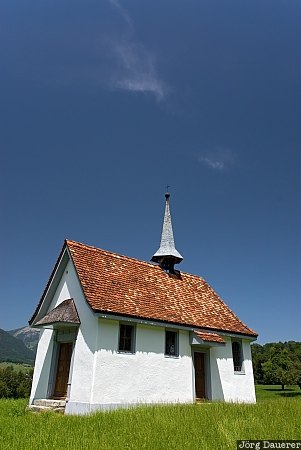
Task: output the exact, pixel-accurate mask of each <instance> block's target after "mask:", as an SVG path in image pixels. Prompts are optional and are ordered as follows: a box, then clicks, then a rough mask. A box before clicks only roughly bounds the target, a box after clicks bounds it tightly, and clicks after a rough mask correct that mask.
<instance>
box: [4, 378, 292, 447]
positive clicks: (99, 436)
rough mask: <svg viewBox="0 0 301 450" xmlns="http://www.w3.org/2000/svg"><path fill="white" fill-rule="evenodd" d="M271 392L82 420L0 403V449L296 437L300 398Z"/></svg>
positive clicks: (230, 443) (214, 443) (20, 403)
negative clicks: (253, 398) (250, 398)
mask: <svg viewBox="0 0 301 450" xmlns="http://www.w3.org/2000/svg"><path fill="white" fill-rule="evenodd" d="M265 388H268V389H267V390H266V391H265V390H264V389H265ZM276 388H277V386H276V387H275V386H273V387H271V386H265V387H263V388H262V387H258V392H259V397H260V398H261V399H260V400H259V401H258V403H257V404H256V405H237V404H225V403H204V404H197V405H175V406H154V407H140V408H133V409H128V410H116V411H113V412H106V413H97V414H94V415H91V416H87V417H84V416H81V417H76V416H61V415H58V414H55V413H41V414H36V413H32V412H27V411H26V404H27V400H0V449H1V450H8V449H9V450H14V449H16V450H17V449H18V450H27V449H28V450H44V449H45V450H48V449H65V450H81V449H85V450H119V449H120V450H121V449H122V450H124V449H135V450H140V449H141V450H142V449H147V450H152V449H159V450H161V449H162V450H182V449H183V450H184V449H185V450H186V449H187V450H199V449H200V450H228V449H229V450H232V449H233V450H235V449H236V440H237V439H300V434H301V431H300V417H301V396H299V395H295V396H291V397H281V396H280V395H278V391H280V389H279V390H277V391H272V390H271V389H276ZM290 392H291V393H295V394H299V392H298V391H297V390H296V389H294V388H291V389H290V390H288V391H287V393H290ZM267 393H268V394H267ZM262 394H263V395H262ZM266 395H270V398H264V397H265V396H266ZM277 397H278V398H277Z"/></svg>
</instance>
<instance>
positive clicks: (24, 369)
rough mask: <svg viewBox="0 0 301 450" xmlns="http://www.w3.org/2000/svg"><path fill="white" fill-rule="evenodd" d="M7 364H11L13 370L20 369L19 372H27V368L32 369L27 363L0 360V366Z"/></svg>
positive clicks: (3, 366)
mask: <svg viewBox="0 0 301 450" xmlns="http://www.w3.org/2000/svg"><path fill="white" fill-rule="evenodd" d="M7 366H12V367H13V368H14V370H16V371H20V372H28V370H29V369H33V366H30V365H29V364H19V363H13V362H0V368H2V369H4V368H5V367H7Z"/></svg>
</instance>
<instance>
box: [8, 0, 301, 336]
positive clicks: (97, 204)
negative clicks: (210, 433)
mask: <svg viewBox="0 0 301 450" xmlns="http://www.w3.org/2000/svg"><path fill="white" fill-rule="evenodd" d="M0 42H1V44H0V58H1V71H0V94H1V97H0V98H1V108H0V115H1V117H0V142H1V181H0V182H1V204H2V207H1V210H2V220H1V250H2V251H1V255H2V257H1V291H0V295H1V298H0V302H1V309H0V311H1V315H0V328H3V329H6V330H8V329H12V328H17V327H20V326H23V325H25V324H26V323H27V320H28V319H29V318H30V316H31V314H32V312H33V310H34V308H35V306H36V304H37V302H38V300H39V298H40V295H41V293H42V291H43V289H44V286H45V284H46V282H47V279H48V277H49V275H50V272H51V270H52V267H53V265H54V263H55V261H56V258H57V256H58V253H59V251H60V248H61V246H62V245H63V240H64V239H65V238H69V239H74V240H77V241H80V242H84V243H87V244H91V245H95V246H97V247H100V248H104V249H107V250H112V251H115V252H118V253H121V254H126V255H128V256H132V257H136V258H138V259H142V260H147V261H148V260H149V259H150V258H151V256H152V255H153V253H154V252H155V251H156V250H157V248H158V245H159V240H160V233H161V226H162V219H163V209H164V192H165V186H166V185H167V184H169V185H170V186H171V187H170V192H171V212H172V218H173V226H174V233H175V240H176V246H177V248H178V250H179V251H180V253H181V254H182V255H183V256H184V261H183V262H182V263H181V265H179V266H178V268H179V269H181V270H183V271H187V272H190V273H194V274H198V275H200V276H203V277H204V278H205V279H206V280H207V281H208V282H209V283H210V284H211V285H212V287H213V288H214V289H215V290H216V291H217V292H218V294H219V295H220V296H221V297H222V298H223V299H224V300H225V301H226V303H227V304H228V305H229V306H230V307H231V308H232V309H233V310H234V312H235V313H236V314H237V315H238V316H239V317H240V318H241V319H242V320H243V321H245V322H246V323H247V324H248V325H249V326H250V327H252V328H254V329H255V330H256V331H257V332H258V333H259V342H260V343H264V342H269V341H278V340H301V337H300V313H301V307H300V300H301V298H300V297H301V296H300V291H301V290H300V280H301V261H300V250H301V238H300V229H301V227H300V225H301V214H300V192H301V189H300V187H301V186H300V184H301V182H300V166H301V156H300V146H301V126H300V124H301V58H300V54H301V4H300V1H299V0H296V1H294V0H288V1H287V0H286V1H280V0H270V1H268V0H258V1H257V0H252V1H251V0H249V1H244V2H242V1H241V0H237V1H236V0H229V1H227V2H225V1H224V0H213V1H212V0H210V1H209V0H207V1H203V0H202V1H199V0H192V1H189V2H184V3H183V2H182V1H181V2H180V1H178V0H173V1H172V2H171V1H162V0H160V1H156V0H155V1H152V2H146V1H141V0H139V1H138V0H131V1H127V2H126V1H121V0H106V1H102V0H98V1H96V0H95V1H94V0H85V1H83V0H74V1H73V2H72V4H71V3H70V2H69V1H68V2H67V1H66V0H59V1H58V0H51V1H50V0H45V1H44V2H39V1H37V0H28V1H27V2H26V3H24V2H23V1H21V0H14V1H11V0H10V1H8V0H3V1H2V2H1V4H0Z"/></svg>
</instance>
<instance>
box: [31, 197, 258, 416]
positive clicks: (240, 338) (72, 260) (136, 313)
mask: <svg viewBox="0 0 301 450" xmlns="http://www.w3.org/2000/svg"><path fill="white" fill-rule="evenodd" d="M182 259H183V258H182V256H181V254H180V253H179V252H178V251H177V249H176V247H175V242H174V235H173V229H172V222H171V214H170V194H169V193H166V194H165V212H164V221H163V229H162V235H161V243H160V247H159V249H158V251H157V252H156V253H155V254H154V255H153V256H152V258H151V262H144V261H140V260H137V259H134V258H130V257H128V256H123V255H119V254H117V253H112V252H109V251H106V250H102V249H99V248H96V247H92V246H89V245H86V244H82V243H78V242H75V241H72V240H66V241H65V242H64V245H63V248H62V250H61V253H60V255H59V257H58V259H57V262H56V264H55V267H54V269H53V271H52V273H51V275H50V278H49V281H48V283H47V285H46V287H45V290H44V292H43V295H42V297H41V299H40V302H39V304H38V305H37V307H36V310H35V311H34V314H33V316H32V318H31V319H30V321H29V324H30V326H31V327H35V328H39V329H40V338H39V344H38V349H37V355H36V361H35V368H34V376H33V383H32V390H31V396H30V404H29V407H30V408H31V409H35V408H36V409H39V408H50V407H51V408H55V409H58V410H63V411H64V412H65V413H66V414H88V413H91V412H93V411H96V410H109V409H113V408H120V407H132V406H135V405H141V404H166V403H193V402H196V401H206V400H209V401H215V400H219V401H226V402H248V403H254V402H255V401H256V398H255V389H254V378H253V369H252V357H251V348H250V344H251V342H252V341H254V340H256V338H257V334H256V332H254V331H253V330H252V329H251V328H249V327H248V326H247V325H246V324H245V323H243V322H242V321H241V320H240V319H239V318H238V317H237V316H236V315H235V314H234V313H233V312H232V311H231V309H230V308H229V307H228V306H227V305H226V304H225V303H224V302H223V300H222V299H221V298H220V297H219V296H218V295H217V293H216V292H215V291H214V290H213V288H212V287H211V286H210V285H209V284H208V283H207V282H206V281H205V280H204V279H203V278H201V277H199V276H196V275H191V274H189V273H185V272H181V271H180V270H179V269H178V266H177V268H175V265H178V264H179V263H180V262H181V261H182Z"/></svg>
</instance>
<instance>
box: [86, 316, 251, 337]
mask: <svg viewBox="0 0 301 450" xmlns="http://www.w3.org/2000/svg"><path fill="white" fill-rule="evenodd" d="M93 312H94V313H95V314H99V315H103V317H104V318H105V316H112V317H116V318H117V317H124V318H126V319H134V320H137V321H141V322H155V323H157V324H162V325H170V326H171V325H174V326H180V327H183V328H187V329H190V330H199V331H208V332H210V331H211V332H213V331H214V332H219V333H223V334H227V335H232V334H235V335H239V336H241V337H243V336H246V337H248V338H250V337H251V338H255V339H257V336H258V334H257V333H255V332H250V333H241V332H239V331H231V330H225V329H220V328H210V327H198V326H196V325H193V324H183V323H181V322H171V321H165V320H164V321H163V320H160V319H153V318H151V317H142V316H134V315H131V314H124V313H116V312H113V311H104V310H96V309H93Z"/></svg>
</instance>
